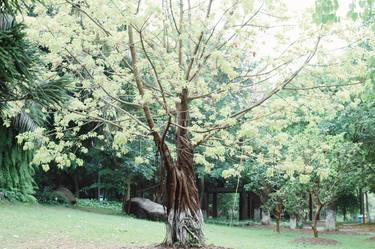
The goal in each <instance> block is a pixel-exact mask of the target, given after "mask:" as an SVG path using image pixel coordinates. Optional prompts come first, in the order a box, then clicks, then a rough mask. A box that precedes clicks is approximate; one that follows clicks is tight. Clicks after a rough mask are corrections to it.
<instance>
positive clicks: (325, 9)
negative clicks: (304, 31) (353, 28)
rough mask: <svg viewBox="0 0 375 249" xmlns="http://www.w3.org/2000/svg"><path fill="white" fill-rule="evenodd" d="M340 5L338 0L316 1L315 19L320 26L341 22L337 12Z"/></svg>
mask: <svg viewBox="0 0 375 249" xmlns="http://www.w3.org/2000/svg"><path fill="white" fill-rule="evenodd" d="M338 7H339V5H338V2H337V0H316V1H315V12H314V14H313V19H314V21H315V22H316V23H318V24H326V23H333V22H337V21H339V18H338V17H337V16H336V11H337V9H338Z"/></svg>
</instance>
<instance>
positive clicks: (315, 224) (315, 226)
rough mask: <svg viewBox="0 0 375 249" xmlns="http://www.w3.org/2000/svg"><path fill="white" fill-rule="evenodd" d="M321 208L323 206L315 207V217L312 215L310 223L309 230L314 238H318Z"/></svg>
mask: <svg viewBox="0 0 375 249" xmlns="http://www.w3.org/2000/svg"><path fill="white" fill-rule="evenodd" d="M322 207H323V205H321V204H318V205H317V208H316V211H315V215H314V217H313V221H312V223H311V228H312V230H313V232H314V237H315V238H318V220H319V217H320V211H321V210H322Z"/></svg>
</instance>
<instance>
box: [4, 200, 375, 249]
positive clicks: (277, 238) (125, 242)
mask: <svg viewBox="0 0 375 249" xmlns="http://www.w3.org/2000/svg"><path fill="white" fill-rule="evenodd" d="M204 230H205V234H206V236H207V240H208V243H209V244H215V245H220V246H227V247H231V248H238V249H240V248H243V249H268V248H270V249H271V248H272V249H284V248H285V249H286V248H288V249H293V248H316V249H324V248H338V249H350V248H352V249H359V248H363V249H367V248H368V249H374V248H375V241H374V240H369V238H370V237H371V236H373V235H348V234H325V235H322V236H321V237H323V238H329V239H335V240H337V241H338V244H336V245H331V246H321V245H303V244H296V243H294V242H292V241H293V240H294V239H295V238H300V237H301V236H304V237H310V236H311V235H310V234H306V233H302V232H293V231H288V230H285V231H282V233H281V234H277V233H275V232H273V231H272V230H271V229H268V228H259V227H252V228H233V227H227V226H220V225H211V224H207V225H205V229H204ZM163 238H164V224H163V223H159V222H150V221H144V220H139V219H134V218H130V217H126V216H119V215H108V214H97V213H92V212H87V211H82V210H77V209H73V208H65V207H58V206H44V205H36V204H9V203H1V202H0V249H4V248H7V249H13V248H14V249H18V248H22V249H24V248H43V249H44V248H62V249H65V248H66V249H68V248H69V249H71V248H77V249H82V248H110V249H111V248H113V249H115V248H116V249H120V248H121V247H122V246H132V245H133V246H141V245H150V244H156V243H159V242H161V241H162V240H163Z"/></svg>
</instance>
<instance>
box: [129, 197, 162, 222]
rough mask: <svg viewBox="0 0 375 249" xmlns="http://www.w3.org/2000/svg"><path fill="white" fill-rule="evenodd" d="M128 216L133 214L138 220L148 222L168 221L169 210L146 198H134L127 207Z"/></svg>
mask: <svg viewBox="0 0 375 249" xmlns="http://www.w3.org/2000/svg"><path fill="white" fill-rule="evenodd" d="M125 209H126V212H127V213H128V214H133V215H135V216H136V217H137V218H141V219H148V220H166V219H167V209H166V208H165V207H164V206H163V205H161V204H159V203H156V202H153V201H151V200H149V199H146V198H141V197H134V198H131V199H130V200H128V201H127V203H126V206H125Z"/></svg>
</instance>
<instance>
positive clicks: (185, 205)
mask: <svg viewBox="0 0 375 249" xmlns="http://www.w3.org/2000/svg"><path fill="white" fill-rule="evenodd" d="M182 135H183V133H182ZM166 182H167V186H166V191H167V192H166V194H167V214H168V220H167V229H166V238H165V244H166V245H168V246H173V245H183V246H200V245H202V244H204V236H203V232H202V224H203V214H202V211H201V209H200V203H199V194H198V189H197V187H196V182H195V172H194V168H193V151H192V146H191V144H190V141H189V140H187V139H186V136H181V135H180V134H177V164H176V166H174V167H171V168H170V169H169V170H167V181H166Z"/></svg>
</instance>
